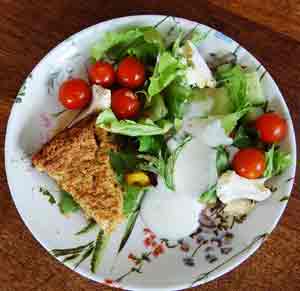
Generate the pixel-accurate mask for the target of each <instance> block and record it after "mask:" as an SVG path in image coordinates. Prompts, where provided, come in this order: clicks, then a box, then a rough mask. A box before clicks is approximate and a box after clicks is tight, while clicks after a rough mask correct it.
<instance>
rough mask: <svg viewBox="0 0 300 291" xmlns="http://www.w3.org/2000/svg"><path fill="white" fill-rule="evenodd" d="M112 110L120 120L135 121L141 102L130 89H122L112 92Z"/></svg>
mask: <svg viewBox="0 0 300 291" xmlns="http://www.w3.org/2000/svg"><path fill="white" fill-rule="evenodd" d="M111 108H112V110H113V112H114V113H115V114H116V116H117V117H118V118H119V119H135V118H136V117H137V116H138V114H139V111H140V108H141V102H140V100H139V98H138V97H137V96H136V95H135V94H134V93H133V92H132V91H131V90H130V89H127V88H121V89H117V90H115V91H113V92H112V96H111Z"/></svg>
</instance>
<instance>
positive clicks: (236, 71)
mask: <svg viewBox="0 0 300 291" xmlns="http://www.w3.org/2000/svg"><path fill="white" fill-rule="evenodd" d="M216 79H217V82H218V85H219V86H220V85H221V86H224V87H225V88H226V89H227V91H228V95H229V97H230V98H231V101H232V104H233V106H234V111H239V110H241V108H244V107H245V105H246V104H247V99H246V89H247V82H246V76H245V72H244V70H243V69H242V68H241V66H239V65H234V66H232V65H229V64H226V65H222V66H220V67H218V69H217V72H216Z"/></svg>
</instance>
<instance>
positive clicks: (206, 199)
mask: <svg viewBox="0 0 300 291" xmlns="http://www.w3.org/2000/svg"><path fill="white" fill-rule="evenodd" d="M198 201H199V202H200V203H203V204H213V203H216V202H217V187H216V185H213V186H212V187H210V188H209V189H208V190H207V191H205V192H203V193H202V194H201V195H200V197H199V198H198Z"/></svg>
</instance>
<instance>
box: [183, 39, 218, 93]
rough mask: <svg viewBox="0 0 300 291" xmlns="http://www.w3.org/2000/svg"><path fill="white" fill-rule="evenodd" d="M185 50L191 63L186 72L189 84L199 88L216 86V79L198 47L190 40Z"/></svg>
mask: <svg viewBox="0 0 300 291" xmlns="http://www.w3.org/2000/svg"><path fill="white" fill-rule="evenodd" d="M183 52H184V55H185V57H186V58H187V62H188V64H190V67H189V68H188V69H187V72H186V79H187V82H188V84H189V85H197V86H198V87H199V88H204V87H210V88H214V87H216V80H215V79H214V77H213V75H212V72H211V70H210V69H209V67H208V65H207V64H206V62H205V60H204V58H203V57H202V56H201V54H200V53H199V51H198V49H197V47H196V46H195V45H194V44H193V43H192V42H191V41H189V40H188V41H187V42H186V44H185V46H184V48H183Z"/></svg>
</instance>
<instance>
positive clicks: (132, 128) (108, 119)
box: [96, 109, 172, 136]
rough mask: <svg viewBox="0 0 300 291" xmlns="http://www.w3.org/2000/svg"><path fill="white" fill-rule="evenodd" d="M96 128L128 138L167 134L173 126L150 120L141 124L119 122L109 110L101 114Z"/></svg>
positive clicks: (128, 121) (130, 121) (129, 121)
mask: <svg viewBox="0 0 300 291" xmlns="http://www.w3.org/2000/svg"><path fill="white" fill-rule="evenodd" d="M96 126H97V127H101V128H103V129H105V130H107V131H109V132H112V133H117V134H122V135H127V136H148V135H162V134H165V133H166V132H168V131H169V130H170V129H171V127H172V124H171V123H170V122H169V121H167V120H164V121H162V122H161V123H160V126H159V125H157V124H155V123H154V122H153V121H151V120H150V119H147V120H145V121H141V122H135V121H133V120H118V119H117V118H116V116H115V115H114V113H113V112H112V110H111V109H107V110H105V111H103V112H102V113H100V114H99V116H98V118H97V120H96Z"/></svg>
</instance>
